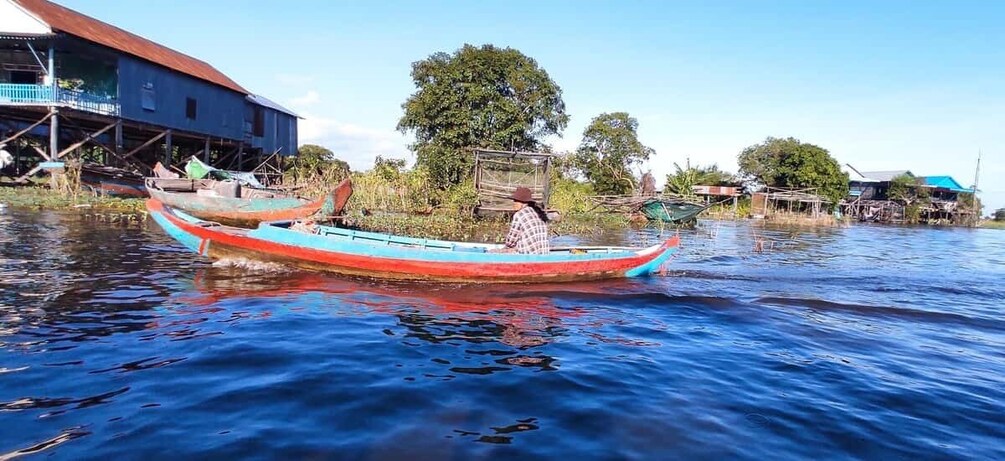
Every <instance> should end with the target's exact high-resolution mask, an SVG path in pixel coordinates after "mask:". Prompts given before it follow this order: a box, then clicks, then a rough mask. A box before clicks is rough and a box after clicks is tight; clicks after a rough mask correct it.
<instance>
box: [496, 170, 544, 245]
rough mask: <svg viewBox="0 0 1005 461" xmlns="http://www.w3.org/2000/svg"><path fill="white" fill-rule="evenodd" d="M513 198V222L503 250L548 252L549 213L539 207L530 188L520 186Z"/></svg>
mask: <svg viewBox="0 0 1005 461" xmlns="http://www.w3.org/2000/svg"><path fill="white" fill-rule="evenodd" d="M510 198H511V199H513V209H514V210H516V213H515V214H513V223H512V225H510V229H509V234H507V235H506V245H505V246H506V248H505V250H503V251H506V252H515V253H520V254H538V255H540V254H548V249H549V245H548V215H547V214H545V212H544V211H543V210H541V209H540V208H538V206H537V204H535V203H534V199H533V198H532V196H531V192H530V189H528V188H526V187H518V188H516V190H515V191H514V192H513V195H512V196H511V197H510Z"/></svg>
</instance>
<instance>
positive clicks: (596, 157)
mask: <svg viewBox="0 0 1005 461" xmlns="http://www.w3.org/2000/svg"><path fill="white" fill-rule="evenodd" d="M638 128H639V122H638V120H636V119H635V118H634V117H631V116H629V115H628V113H627V112H613V113H609V114H608V113H605V114H600V115H598V116H596V117H594V119H593V121H592V122H590V125H589V126H587V127H586V130H585V131H583V141H582V142H581V143H580V144H579V148H578V149H577V150H576V153H575V155H574V162H575V164H576V167H577V169H578V170H579V171H581V172H582V173H583V175H584V176H586V178H587V179H588V180H589V181H590V182H592V183H593V189H594V190H595V191H596V192H597V193H598V194H604V195H622V194H626V193H630V192H632V191H634V190H635V186H636V182H637V180H636V178H635V175H633V174H632V170H631V167H632V166H634V165H638V164H640V163H642V162H644V161H646V160H649V157H650V156H652V155H654V154H655V151H654V150H653V149H652V148H651V147H647V146H645V145H643V144H642V143H641V142H640V141H639V137H638Z"/></svg>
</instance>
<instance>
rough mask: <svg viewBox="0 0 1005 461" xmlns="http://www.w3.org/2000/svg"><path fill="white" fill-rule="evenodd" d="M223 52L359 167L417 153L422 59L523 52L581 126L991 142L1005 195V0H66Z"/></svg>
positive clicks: (999, 200)
mask: <svg viewBox="0 0 1005 461" xmlns="http://www.w3.org/2000/svg"><path fill="white" fill-rule="evenodd" d="M58 1H59V2H60V3H62V4H64V5H66V6H68V7H70V8H73V9H76V10H78V11H81V12H83V13H85V14H88V15H91V16H94V17H97V18H98V19H101V20H103V21H106V22H110V23H112V24H114V25H117V26H119V27H122V28H125V29H127V30H129V31H131V32H134V33H137V34H140V35H143V36H145V37H147V38H150V39H151V40H154V41H157V42H159V43H162V44H164V45H167V46H170V47H172V48H175V49H177V50H179V51H182V52H185V53H187V54H191V55H193V56H195V57H197V58H200V59H203V60H205V61H208V62H210V63H211V64H213V65H214V66H216V67H217V68H219V69H220V70H222V71H223V72H225V73H227V74H228V75H229V76H230V77H231V78H233V79H234V80H236V81H237V82H239V83H241V84H242V85H243V86H245V87H246V88H248V89H249V90H251V91H254V92H256V93H260V94H262V95H264V96H266V97H268V98H270V99H273V100H276V101H277V102H280V103H282V104H285V105H287V106H289V107H290V108H292V109H294V110H296V111H298V112H299V113H301V114H302V115H303V116H304V117H306V120H303V121H302V122H301V142H302V143H305V142H315V143H319V144H322V145H325V146H327V147H329V148H331V149H332V150H334V151H335V152H336V154H338V155H339V156H340V157H342V158H344V159H346V160H347V161H349V162H350V164H352V166H353V167H354V168H366V167H368V166H369V165H370V164H372V162H373V158H374V156H376V155H384V156H392V157H403V158H408V159H410V160H411V159H413V158H412V156H411V155H410V153H409V152H408V149H407V145H408V142H409V139H408V137H406V136H403V135H402V134H400V133H398V132H396V131H395V129H394V128H395V125H396V123H397V121H398V118H399V117H400V116H401V103H402V102H404V101H405V99H406V98H407V97H408V96H409V95H410V94H411V93H412V92H413V91H414V90H415V88H414V87H413V85H412V82H411V79H410V77H409V72H410V69H411V67H410V66H411V63H412V62H413V61H416V60H420V59H423V58H425V57H427V56H428V55H429V54H431V53H433V52H436V51H448V52H450V51H454V50H456V49H457V48H459V47H460V46H461V45H463V44H464V43H472V44H478V45H480V44H484V43H492V44H495V45H498V46H510V47H513V48H516V49H519V50H520V51H522V52H523V53H524V54H526V55H528V56H530V57H533V58H534V59H536V60H537V61H538V63H539V64H540V65H541V66H542V67H543V68H544V69H546V70H547V71H548V72H549V74H550V75H551V77H552V78H553V79H554V80H555V81H556V82H557V83H558V84H559V85H560V86H561V87H562V90H563V95H564V100H565V102H566V107H567V111H568V113H569V114H570V115H571V117H572V120H571V122H570V123H569V127H568V128H567V129H566V130H565V132H564V136H563V137H562V138H560V139H553V140H551V143H552V144H553V145H554V146H555V147H556V148H557V149H559V150H571V149H574V148H575V147H576V145H577V144H578V142H579V139H580V137H581V134H582V131H583V129H584V128H585V126H586V124H588V123H589V121H590V119H591V118H592V117H594V116H596V115H598V114H600V113H602V112H612V111H626V112H628V113H630V114H632V115H633V116H635V117H636V118H637V119H638V120H639V123H640V129H639V131H640V139H641V140H642V141H643V142H644V143H645V144H647V145H649V146H651V147H653V148H654V149H656V152H657V155H656V156H655V157H654V158H653V159H652V160H651V161H650V163H649V165H648V166H647V167H648V168H651V169H652V170H653V172H654V173H655V174H657V176H658V177H660V178H661V179H662V176H663V175H664V174H665V173H667V172H669V171H671V170H672V169H673V163H674V162H679V163H683V162H684V161H685V160H686V159H688V158H690V160H691V162H692V164H694V163H697V164H710V163H717V164H719V166H720V167H722V168H724V169H726V170H729V171H735V169H736V156H737V154H738V153H739V152H740V151H741V150H742V149H743V148H744V147H746V146H749V145H752V144H755V143H758V142H760V141H763V140H764V138H766V137H767V136H776V137H787V136H794V137H797V138H799V139H801V140H802V141H805V142H811V143H814V144H817V145H820V146H822V147H825V148H827V149H828V150H830V152H831V154H832V155H833V156H835V157H836V158H837V159H838V161H839V162H841V163H842V164H844V163H850V164H852V165H853V166H854V167H856V168H857V169H859V170H860V171H870V170H893V169H908V170H911V171H912V172H914V173H915V174H918V175H940V174H948V175H952V176H954V177H955V178H956V179H957V180H958V181H959V182H960V183H962V184H963V185H964V186H965V187H966V186H970V185H971V184H972V183H973V179H974V167H975V164H976V158H977V153H978V151H979V150H980V151H983V165H982V174H981V183H980V186H981V189H982V190H983V191H984V192H983V194H981V196H982V200H984V202H985V205H987V206H988V208H986V209H985V211H986V212H988V211H989V210H993V209H995V208H999V207H1005V181H1003V180H1005V26H1003V24H1005V2H995V1H991V0H988V1H976V2H964V1H956V2H949V1H942V2H934V1H883V2H865V1H848V0H845V1H824V0H820V1H785V0H776V1H762V2H756V1H708V2H661V1H627V2H626V1H621V2H615V1H590V0H580V1H523V0H514V1H479V2H460V1H421V2H420V1H383V2H362V1H352V2H324V1H307V0H297V1H294V2H278V1H270V2H266V1H261V0H251V1H236V0H214V1H211V2H205V1H194V0H170V1H168V0H150V1H145V2H136V1H132V0H129V1H123V0H58Z"/></svg>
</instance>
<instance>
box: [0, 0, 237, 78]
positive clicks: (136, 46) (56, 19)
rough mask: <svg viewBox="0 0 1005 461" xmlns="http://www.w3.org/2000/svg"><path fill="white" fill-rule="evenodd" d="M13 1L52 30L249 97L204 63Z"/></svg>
mask: <svg viewBox="0 0 1005 461" xmlns="http://www.w3.org/2000/svg"><path fill="white" fill-rule="evenodd" d="M13 1H14V2H15V3H17V4H18V5H21V7H22V8H24V9H26V10H28V11H29V12H31V13H32V14H34V15H35V16H37V17H38V18H39V19H41V20H42V21H44V22H45V23H47V24H48V25H49V27H51V28H53V29H54V30H57V31H60V32H63V33H66V34H68V35H73V36H75V37H80V38H82V39H85V40H89V41H92V42H94V43H97V44H100V45H104V46H107V47H109V48H112V49H115V50H118V51H121V52H123V53H128V54H131V55H133V56H136V57H138V58H141V59H145V60H147V61H150V62H153V63H155V64H159V65H161V66H164V67H167V68H168V69H172V70H175V71H178V72H181V73H183V74H186V75H190V76H192V77H195V78H198V79H201V80H205V81H207V82H210V83H214V84H216V85H219V86H222V87H224V88H228V89H231V90H234V91H237V92H239V93H243V94H248V90H245V89H244V88H242V87H241V85H238V84H237V82H234V81H233V80H231V79H230V78H229V77H227V76H226V75H224V74H223V72H220V71H219V70H216V69H215V68H214V67H213V66H211V65H209V64H207V63H206V62H203V61H200V60H198V59H195V58H193V57H191V56H188V55H186V54H183V53H179V52H177V51H175V50H172V49H170V48H168V47H166V46H164V45H160V44H157V43H154V42H152V41H150V40H147V39H145V38H143V37H140V36H139V35H136V34H133V33H131V32H127V31H125V30H122V29H119V28H118V27H115V26H113V25H111V24H107V23H104V22H101V21H99V20H97V19H94V18H92V17H90V16H86V15H84V14H81V13H78V12H76V11H73V10H71V9H69V8H65V7H62V6H60V5H57V4H55V3H52V2H49V1H46V0H13Z"/></svg>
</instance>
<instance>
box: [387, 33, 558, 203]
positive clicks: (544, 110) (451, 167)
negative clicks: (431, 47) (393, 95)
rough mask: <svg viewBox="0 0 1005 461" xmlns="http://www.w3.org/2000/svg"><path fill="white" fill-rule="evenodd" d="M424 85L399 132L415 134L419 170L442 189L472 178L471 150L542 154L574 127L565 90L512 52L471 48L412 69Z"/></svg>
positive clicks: (438, 56) (436, 56) (413, 98)
mask: <svg viewBox="0 0 1005 461" xmlns="http://www.w3.org/2000/svg"><path fill="white" fill-rule="evenodd" d="M412 81H413V82H414V83H415V86H416V87H417V88H418V91H416V92H415V93H414V94H412V95H411V96H410V97H409V98H408V100H406V101H405V103H404V104H402V108H403V109H404V111H405V113H404V115H403V116H402V117H401V120H399V121H398V130H400V131H402V132H408V131H411V132H412V133H413V134H414V135H415V144H413V145H412V146H411V147H412V150H413V151H414V152H415V154H416V159H417V165H418V166H420V167H423V168H425V169H427V170H428V171H429V174H430V178H431V180H432V181H433V183H434V184H435V185H436V186H437V187H438V188H440V189H447V188H448V187H449V186H451V185H455V184H460V183H461V182H462V181H464V180H465V179H467V178H468V177H469V175H470V173H471V168H472V158H471V157H472V156H471V154H470V153H469V152H467V151H465V150H464V149H465V148H471V147H484V148H492V149H509V150H540V149H541V148H542V141H541V140H542V139H543V138H544V137H546V136H549V135H556V134H560V133H561V131H562V130H563V129H565V126H566V125H567V124H568V121H569V116H568V115H566V113H565V103H564V102H563V101H562V90H561V88H559V86H558V85H557V84H556V83H555V82H554V81H552V80H551V77H549V76H548V73H547V72H545V70H544V69H542V68H541V67H539V66H538V64H537V61H535V60H534V59H531V58H529V57H527V56H525V55H524V54H523V53H521V52H520V51H518V50H515V49H512V48H497V47H495V46H493V45H483V46H481V47H475V46H472V45H464V47H462V48H461V49H459V50H457V51H455V52H454V53H453V54H448V53H443V52H439V53H435V54H433V55H431V56H429V58H427V59H424V60H421V61H418V62H415V63H413V64H412Z"/></svg>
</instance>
